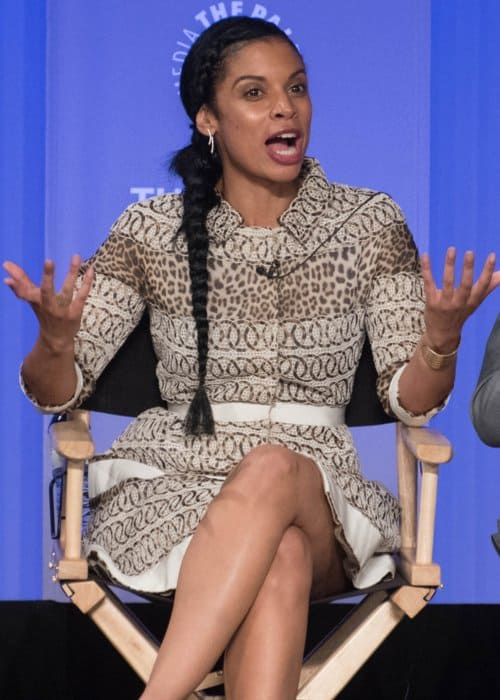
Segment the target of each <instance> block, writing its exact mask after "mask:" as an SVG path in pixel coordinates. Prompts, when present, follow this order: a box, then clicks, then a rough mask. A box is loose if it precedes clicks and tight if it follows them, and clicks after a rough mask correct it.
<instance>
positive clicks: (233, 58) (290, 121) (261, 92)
mask: <svg viewBox="0 0 500 700" xmlns="http://www.w3.org/2000/svg"><path fill="white" fill-rule="evenodd" d="M214 102H215V104H214V108H213V110H210V109H205V111H204V110H203V109H202V110H201V112H203V111H204V118H205V119H206V120H208V121H209V122H210V126H211V130H212V133H214V132H215V140H216V143H217V148H218V152H219V154H220V157H221V160H222V167H223V178H224V182H227V181H228V178H231V177H236V178H240V179H241V178H243V179H244V180H245V181H247V182H248V181H252V182H259V183H283V184H284V183H291V182H293V181H294V180H296V178H297V177H298V175H299V173H300V170H301V166H302V161H303V159H304V155H305V151H306V148H307V144H308V141H309V131H310V125H311V113H312V109H311V101H310V98H309V93H308V89H307V77H306V73H305V68H304V64H303V62H302V60H301V58H300V56H299V55H298V54H297V53H296V51H295V50H294V49H293V48H292V47H291V46H290V45H289V44H288V43H287V42H286V41H283V40H281V39H279V38H278V39H275V38H269V39H264V40H256V41H252V42H251V43H248V44H246V45H244V46H243V47H242V48H241V49H239V50H237V51H236V52H235V53H233V54H229V55H228V57H227V58H226V61H225V64H224V71H223V76H222V79H221V80H220V81H219V82H218V84H217V85H216V89H215V100H214ZM199 116H200V115H199ZM198 128H200V124H198ZM200 130H202V131H203V127H202V128H201V129H200ZM203 133H207V132H206V131H203Z"/></svg>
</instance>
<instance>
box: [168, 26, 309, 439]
mask: <svg viewBox="0 0 500 700" xmlns="http://www.w3.org/2000/svg"><path fill="white" fill-rule="evenodd" d="M265 37H279V38H280V39H283V40H284V41H287V42H288V43H289V44H290V45H291V46H293V47H294V49H295V50H296V48H295V46H294V44H293V43H292V42H291V41H290V40H289V39H288V37H287V36H286V34H285V33H284V32H282V31H281V29H279V28H278V27H277V26H276V25H274V24H272V23H269V22H265V21H264V20H260V19H255V18H249V17H231V18H228V19H224V20H221V21H220V22H216V23H215V24H213V25H212V26H211V27H209V28H208V29H207V30H206V31H204V32H203V33H202V34H201V35H200V36H199V37H198V39H197V40H196V41H195V43H194V44H193V46H192V47H191V50H190V52H189V53H188V55H187V57H186V60H185V61H184V65H183V68H182V73H181V81H180V94H181V99H182V103H183V105H184V108H185V110H186V112H187V114H188V116H189V117H190V119H191V120H192V125H191V128H192V130H193V134H192V137H191V143H190V144H189V145H188V146H186V147H185V148H183V149H181V150H180V151H178V152H177V153H176V154H175V156H174V157H173V159H172V162H171V166H170V167H171V170H172V171H173V172H175V173H177V174H178V175H179V176H180V177H181V178H182V180H183V183H184V192H183V204H184V210H183V215H182V222H181V225H180V228H179V231H180V232H183V233H184V235H185V236H186V241H187V246H188V256H189V274H190V277H191V299H192V308H193V316H194V319H195V324H196V332H197V354H198V388H197V390H196V392H195V395H194V397H193V399H192V401H191V404H190V406H189V409H188V413H187V415H186V419H185V423H184V428H185V430H186V432H187V433H188V434H192V435H200V434H203V433H206V434H213V433H214V420H213V414H212V408H211V406H210V401H209V400H208V396H207V391H206V386H205V380H206V374H207V358H208V330H209V324H208V317H207V300H208V267H207V259H208V248H209V238H208V232H207V228H206V219H207V215H208V212H209V211H210V210H211V209H212V208H213V207H214V206H215V205H216V204H217V201H218V197H217V194H216V192H215V186H216V184H217V182H218V181H219V180H220V178H221V175H222V166H221V162H220V158H219V156H218V154H217V152H215V153H213V154H212V153H210V150H209V148H208V141H207V138H206V136H203V135H202V134H200V133H199V132H198V131H197V129H196V126H195V122H196V115H197V114H198V111H199V110H200V108H201V107H203V106H204V105H206V106H209V107H211V108H212V109H214V94H215V85H216V82H217V81H218V80H220V79H221V76H222V74H223V69H224V61H225V59H226V57H227V54H228V51H229V50H230V49H231V48H233V49H235V50H237V48H238V46H241V45H243V44H245V43H246V42H248V41H252V40H257V39H262V38H265Z"/></svg>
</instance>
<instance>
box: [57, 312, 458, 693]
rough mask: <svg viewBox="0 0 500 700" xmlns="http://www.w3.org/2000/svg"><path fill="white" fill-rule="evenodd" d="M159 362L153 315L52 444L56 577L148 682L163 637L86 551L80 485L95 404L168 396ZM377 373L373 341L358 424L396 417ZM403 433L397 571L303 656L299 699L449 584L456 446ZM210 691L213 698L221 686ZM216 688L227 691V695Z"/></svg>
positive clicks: (365, 654)
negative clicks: (443, 517) (444, 531)
mask: <svg viewBox="0 0 500 700" xmlns="http://www.w3.org/2000/svg"><path fill="white" fill-rule="evenodd" d="M154 370H155V357H154V352H153V348H152V345H151V340H150V337H149V331H148V318H147V315H145V316H144V317H143V319H142V321H141V323H140V325H139V326H138V327H137V329H136V330H135V331H134V332H133V334H132V335H131V336H130V337H129V338H128V340H127V341H126V343H125V345H124V346H123V347H122V348H121V350H120V351H119V353H118V354H117V355H116V357H115V358H114V360H113V361H112V363H111V364H110V365H109V366H108V367H107V368H106V370H105V372H104V373H103V375H102V376H101V378H100V379H99V381H98V384H97V387H96V391H95V393H94V395H93V396H92V397H91V398H90V399H89V400H88V401H87V402H86V404H85V405H84V410H75V411H73V412H72V413H71V414H69V415H68V416H67V417H66V418H67V419H66V420H64V421H61V422H55V423H54V424H53V426H52V435H53V444H54V449H55V451H56V452H57V453H58V454H59V455H60V456H62V457H63V458H64V460H65V463H66V468H65V474H64V486H63V492H62V493H63V498H62V506H61V521H60V522H61V531H60V538H59V544H60V551H61V558H60V560H59V562H58V564H57V567H56V579H57V580H58V581H59V583H60V585H61V587H62V589H63V591H64V592H65V594H66V595H67V596H68V598H70V599H71V601H72V602H73V603H75V605H76V606H77V607H78V608H79V609H80V610H81V611H82V612H83V613H86V614H87V615H89V617H90V618H91V619H92V620H93V621H94V622H95V623H96V625H97V626H98V627H99V628H100V629H101V631H102V632H103V633H104V634H105V635H106V637H107V638H108V639H109V641H110V642H111V643H112V644H113V645H114V646H115V648H116V649H117V650H118V652H119V653H120V654H121V655H122V656H123V658H124V659H125V660H126V662H128V664H129V665H130V666H131V667H132V668H133V670H134V671H135V672H136V673H137V674H138V675H139V676H140V678H141V679H142V680H143V681H144V682H146V681H147V679H148V677H149V675H150V673H151V669H152V666H153V663H154V661H155V658H156V654H157V649H158V644H159V643H158V641H157V640H156V639H155V638H154V637H153V636H152V635H151V634H150V633H148V632H147V631H146V630H145V629H144V626H143V625H142V623H141V622H140V621H139V620H136V619H135V618H134V616H133V615H132V613H131V612H130V611H129V609H128V608H127V606H125V605H124V604H123V603H122V602H121V601H120V600H119V599H118V598H117V597H116V595H115V593H114V592H113V591H112V590H111V589H110V585H109V583H108V582H107V581H106V580H105V579H103V580H101V579H100V578H98V577H97V578H96V576H95V575H94V573H93V572H92V571H90V572H89V565H88V562H87V561H86V560H85V559H84V558H82V554H81V536H82V502H83V498H82V493H83V485H84V472H85V466H86V462H87V460H89V459H90V458H91V457H92V455H93V452H94V447H93V443H92V438H91V436H90V432H89V411H90V410H92V411H100V412H106V413H114V414H118V415H125V416H135V415H137V414H138V413H139V412H140V411H142V410H145V409H146V408H149V407H151V406H155V405H160V404H162V403H163V402H162V400H161V397H160V395H159V391H158V385H157V382H156V376H155V371H154ZM375 378H376V374H375V369H374V366H373V360H372V357H371V352H370V350H369V346H368V344H365V348H364V350H363V356H362V361H361V364H360V367H359V369H358V372H357V375H356V380H355V386H354V392H353V398H352V401H351V403H350V405H349V407H348V410H347V417H346V420H347V423H348V424H349V425H350V426H361V425H374V424H380V423H387V422H390V421H391V419H390V418H389V417H388V416H387V414H385V413H384V411H383V409H382V407H381V405H380V403H379V401H378V398H377V395H376V392H375ZM396 439H397V469H398V488H399V498H400V502H401V506H402V530H401V537H402V547H401V550H400V552H399V554H398V556H397V567H398V575H397V577H396V579H395V580H394V581H392V582H390V584H379V585H377V586H374V587H373V588H372V589H368V590H365V591H359V590H356V591H353V593H352V595H356V596H359V595H360V593H361V594H363V596H364V598H363V600H362V601H361V603H359V604H358V605H357V606H355V607H354V608H353V611H352V613H351V614H350V615H349V616H348V617H347V619H344V620H343V622H342V624H341V625H340V626H339V627H337V628H336V629H333V630H332V631H331V632H330V633H329V634H328V635H327V636H326V637H325V638H324V639H323V641H322V642H321V643H320V645H318V646H317V647H316V648H315V649H313V651H312V653H311V654H310V655H309V656H308V657H307V658H306V659H305V661H304V665H303V668H302V673H301V677H300V687H299V692H298V695H297V700H330V699H331V698H334V697H336V696H337V694H338V693H339V692H340V691H341V690H342V688H344V686H345V685H346V684H347V683H348V682H349V680H350V679H351V678H352V677H353V676H354V675H355V674H356V673H357V671H358V670H359V669H360V667H361V666H362V665H363V664H364V663H365V662H366V661H367V659H368V658H369V657H370V656H371V654H372V653H373V652H374V651H375V650H376V649H377V648H378V647H379V645H380V644H381V643H382V642H383V641H384V639H385V638H386V637H387V636H388V635H389V634H390V632H391V631H392V630H393V629H394V628H395V627H396V626H397V625H398V623H399V622H400V621H401V620H402V619H403V618H404V617H405V616H408V617H410V618H413V617H415V616H416V615H417V613H418V612H420V610H422V609H423V608H424V607H425V606H426V605H427V603H428V602H429V601H430V599H431V598H432V597H433V595H434V593H435V591H436V589H437V588H439V587H440V586H441V577H440V568H439V566H438V565H437V564H435V563H433V561H432V549H433V536H434V518H435V508H436V494H437V477H438V468H439V465H440V464H442V463H444V462H448V461H449V460H450V459H451V457H452V449H451V446H450V444H449V442H448V441H447V440H446V439H445V438H444V437H442V436H441V435H439V434H438V433H436V432H435V431H433V430H430V429H428V428H408V427H406V426H403V425H401V424H397V426H396ZM419 465H420V472H421V479H420V482H421V483H420V489H418V483H417V481H418V478H417V477H418V466H419ZM418 490H419V491H420V496H419V498H418V495H417V492H418ZM418 501H419V505H418V514H417V502H418ZM346 597H348V596H346V595H343V596H339V598H341V599H345V598H346ZM222 684H223V671H220V670H219V671H213V672H211V673H209V674H208V676H207V677H206V678H205V680H204V681H203V682H202V683H201V684H200V686H199V687H198V689H197V691H196V692H195V693H193V694H191V695H190V698H189V700H196V698H204V697H207V695H206V693H205V692H204V690H205V689H208V688H214V687H215V686H221V685H222ZM210 697H212V700H213V698H214V696H213V695H212V696H210ZM217 697H218V698H219V700H220V699H221V696H220V695H219V696H217ZM222 698H223V696H222Z"/></svg>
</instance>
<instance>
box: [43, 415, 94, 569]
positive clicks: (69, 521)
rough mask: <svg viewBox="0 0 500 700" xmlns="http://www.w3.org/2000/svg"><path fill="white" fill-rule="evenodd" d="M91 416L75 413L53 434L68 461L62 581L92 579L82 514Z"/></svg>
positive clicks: (55, 427) (55, 445) (90, 450)
mask: <svg viewBox="0 0 500 700" xmlns="http://www.w3.org/2000/svg"><path fill="white" fill-rule="evenodd" d="M89 415H90V414H89V412H88V411H79V410H78V411H73V412H72V413H71V414H70V415H69V416H68V420H66V421H63V422H61V423H55V424H54V425H53V426H52V431H51V432H52V441H53V448H54V449H55V451H56V452H57V453H58V454H59V455H61V456H62V457H64V458H65V459H66V461H67V464H66V479H65V485H64V493H63V504H62V512H61V537H60V545H61V548H62V550H63V556H62V559H61V560H60V561H59V565H58V567H57V577H58V579H59V580H60V581H64V580H75V579H76V580H84V579H86V578H87V576H88V565H87V561H86V560H85V559H84V558H83V557H82V514H83V479H84V470H85V463H86V461H87V460H88V459H90V458H91V457H92V456H93V454H94V443H93V440H92V437H91V435H90V431H89Z"/></svg>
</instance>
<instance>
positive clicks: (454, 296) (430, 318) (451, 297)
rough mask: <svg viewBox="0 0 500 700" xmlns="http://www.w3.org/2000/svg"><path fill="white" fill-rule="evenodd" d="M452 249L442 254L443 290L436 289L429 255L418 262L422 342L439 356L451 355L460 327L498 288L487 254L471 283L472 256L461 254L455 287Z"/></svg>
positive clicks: (499, 272)
mask: <svg viewBox="0 0 500 700" xmlns="http://www.w3.org/2000/svg"><path fill="white" fill-rule="evenodd" d="M456 257H457V253H456V249H455V248H448V250H447V252H446V258H445V264H444V272H443V287H442V289H438V288H437V286H436V283H435V281H434V277H433V275H432V271H431V263H430V258H429V255H427V254H424V255H423V256H422V258H421V269H422V277H423V280H424V291H425V312H424V318H425V327H426V332H425V336H426V342H427V343H428V344H429V345H430V347H431V348H433V349H434V350H436V351H437V352H439V353H443V354H446V353H451V352H453V351H454V350H456V348H457V347H458V345H459V343H460V336H461V333H462V327H463V325H464V323H465V321H466V320H467V318H468V317H469V316H470V315H471V314H472V313H474V311H475V310H476V309H477V308H478V307H479V306H480V305H481V304H482V302H483V301H484V300H485V299H486V297H487V296H488V294H490V293H491V292H492V291H493V290H494V289H495V288H496V287H498V286H500V270H497V271H495V262H496V256H495V254H494V253H490V255H488V258H487V260H486V262H485V264H484V267H483V269H482V271H481V274H480V275H479V277H478V279H477V282H475V283H474V253H473V252H471V251H468V252H467V253H466V254H465V257H464V262H463V266H462V274H461V277H460V281H459V284H458V286H455V264H456Z"/></svg>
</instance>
